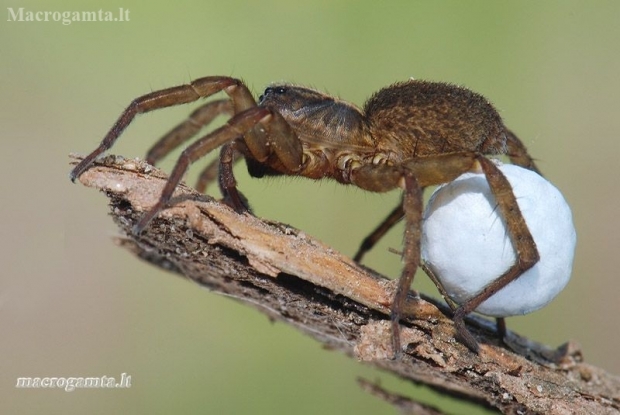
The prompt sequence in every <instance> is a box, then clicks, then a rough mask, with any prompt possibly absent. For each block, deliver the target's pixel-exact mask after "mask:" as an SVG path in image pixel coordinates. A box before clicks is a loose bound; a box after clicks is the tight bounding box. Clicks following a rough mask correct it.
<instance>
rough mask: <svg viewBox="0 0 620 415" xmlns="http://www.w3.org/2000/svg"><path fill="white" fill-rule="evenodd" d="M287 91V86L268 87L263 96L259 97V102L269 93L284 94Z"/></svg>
mask: <svg viewBox="0 0 620 415" xmlns="http://www.w3.org/2000/svg"><path fill="white" fill-rule="evenodd" d="M284 93H286V88H285V87H283V86H270V87H268V88H266V89H265V92H263V94H262V95H261V96H259V97H258V100H259V102H260V101H262V100H263V99H264V98H266V97H268V96H269V95H273V94H276V95H282V94H284Z"/></svg>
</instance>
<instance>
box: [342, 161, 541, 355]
mask: <svg viewBox="0 0 620 415" xmlns="http://www.w3.org/2000/svg"><path fill="white" fill-rule="evenodd" d="M440 167H441V168H440ZM479 168H482V171H483V172H484V174H485V176H486V179H487V181H488V183H489V186H490V188H491V191H492V193H493V195H494V197H495V200H496V202H497V204H498V207H499V209H500V213H501V214H502V217H503V218H504V220H505V222H506V226H507V231H508V233H509V235H510V238H511V240H512V243H513V246H514V247H515V250H516V257H517V259H516V261H515V264H514V265H513V266H512V267H510V269H509V270H508V271H506V272H505V273H504V274H502V275H501V276H500V277H498V278H497V279H496V280H495V281H493V282H492V283H491V284H489V285H488V286H487V287H485V288H484V289H483V290H482V291H481V292H480V293H479V294H478V295H476V296H475V297H474V298H472V299H470V300H469V301H468V302H466V303H465V304H463V305H461V306H460V307H458V308H457V309H456V311H455V313H454V324H455V327H456V330H457V334H458V336H459V337H460V338H461V340H462V341H463V343H464V344H465V345H466V346H467V347H468V348H469V349H471V350H472V351H475V352H478V351H479V349H480V348H479V345H478V342H477V341H476V339H475V338H474V337H473V336H472V334H471V333H470V332H469V331H468V330H467V327H466V326H465V322H464V318H465V316H466V315H467V314H469V313H471V312H472V311H473V310H475V309H476V308H477V307H478V306H479V305H480V304H481V303H482V302H484V300H486V299H488V298H489V297H490V296H491V295H493V294H495V293H496V292H497V291H499V290H500V289H501V288H503V287H505V286H506V285H507V284H509V283H510V282H511V281H514V280H515V279H516V278H518V277H519V276H520V275H521V274H522V273H523V272H525V271H526V270H527V269H529V268H531V267H532V266H533V265H534V264H535V263H536V262H538V259H539V255H538V251H537V249H536V243H535V242H534V239H533V237H532V235H531V233H530V231H529V229H528V227H527V224H526V223H525V219H523V216H522V215H521V211H520V209H519V205H518V204H517V200H516V198H515V196H514V193H513V191H512V187H511V186H510V183H509V182H508V180H507V179H506V177H505V176H504V175H503V174H502V172H501V171H500V170H499V169H498V168H497V166H496V165H495V164H494V163H493V162H492V161H491V160H489V159H487V158H485V157H484V156H483V155H481V154H478V153H470V152H463V153H453V154H446V155H441V156H432V157H425V158H420V159H415V160H411V161H409V162H406V163H405V164H404V165H403V166H400V168H399V167H391V166H362V167H359V168H357V169H356V170H354V171H352V172H351V174H350V177H352V182H353V183H355V184H357V185H358V186H359V187H361V188H363V189H366V190H371V191H375V192H382V191H387V190H390V189H393V188H395V187H398V186H401V187H404V188H405V192H404V195H403V211H404V213H405V221H406V229H405V249H404V251H403V258H404V259H405V261H406V262H405V267H404V269H403V273H402V275H401V279H400V281H399V283H398V289H397V292H396V295H395V297H394V302H393V304H392V327H393V337H394V338H393V344H394V346H395V347H396V348H395V350H396V351H397V352H398V351H399V350H400V337H399V325H398V321H399V319H400V317H401V313H400V310H402V309H403V306H404V303H405V301H406V298H407V291H408V289H409V285H410V284H411V282H412V280H413V276H414V274H415V269H416V268H417V266H418V264H419V263H420V258H419V255H420V253H419V232H420V225H419V221H421V202H420V207H418V205H417V204H416V200H418V198H419V200H421V196H419V195H418V192H420V194H421V191H420V189H421V188H423V187H426V186H431V185H435V184H440V183H446V182H449V181H452V180H454V179H455V178H456V177H458V176H459V175H460V174H462V173H464V172H467V171H474V170H479ZM411 177H413V178H414V179H415V180H412V179H411ZM403 182H404V184H403ZM414 183H415V186H414ZM416 189H417V190H416ZM418 215H419V217H420V219H418ZM407 232H409V233H407ZM500 324H501V322H500ZM499 329H500V331H501V330H502V328H501V326H500V327H499Z"/></svg>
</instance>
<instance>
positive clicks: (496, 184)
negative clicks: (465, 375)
mask: <svg viewBox="0 0 620 415" xmlns="http://www.w3.org/2000/svg"><path fill="white" fill-rule="evenodd" d="M477 161H478V162H479V163H480V166H481V167H482V170H483V172H484V174H485V176H486V178H487V181H488V183H489V186H490V188H491V191H492V193H493V195H494V196H495V201H496V203H497V206H498V207H499V210H500V212H501V214H502V216H503V217H504V221H505V223H506V227H507V230H508V234H509V235H510V239H511V241H512V244H513V246H514V249H515V251H516V256H517V259H516V261H515V263H514V264H513V265H512V266H511V267H510V268H509V269H508V270H507V271H506V272H504V273H503V274H502V275H501V276H499V277H498V278H497V279H496V280H495V281H493V282H492V283H490V284H489V285H487V286H486V287H485V288H484V289H483V290H482V291H481V292H479V293H478V294H477V295H476V296H475V297H473V298H470V299H469V300H468V301H467V302H465V303H464V304H462V305H461V306H460V307H459V308H457V309H456V311H455V313H454V324H455V326H456V328H457V331H458V333H459V335H460V336H461V338H462V339H463V341H464V343H465V344H466V345H467V347H469V349H471V350H472V351H475V352H478V351H479V346H478V343H477V342H476V340H475V339H474V337H473V336H472V335H471V333H469V331H468V330H467V328H466V327H465V322H464V318H465V316H466V315H467V314H469V313H471V312H472V311H474V310H475V309H476V308H477V307H478V306H479V305H480V304H482V303H483V302H484V301H485V300H486V299H488V298H489V297H491V296H492V295H493V294H495V293H496V292H498V291H499V290H501V289H502V288H504V287H505V286H506V285H508V284H509V283H510V282H512V281H514V280H516V279H517V278H519V276H521V274H523V273H524V272H525V271H527V270H528V269H530V268H531V267H533V266H534V265H535V264H536V263H537V262H538V260H539V259H540V256H539V253H538V250H537V248H536V242H535V241H534V238H533V237H532V234H531V233H530V230H529V228H528V227H527V224H526V223H525V219H524V218H523V215H522V214H521V210H520V209H519V205H518V204H517V199H516V198H515V195H514V193H513V192H512V187H511V186H510V183H509V182H508V180H507V179H506V177H505V176H504V175H503V174H502V172H501V171H500V170H499V169H498V168H497V166H496V165H495V164H494V163H493V162H492V161H491V160H489V159H487V158H485V157H482V156H480V157H477ZM497 324H498V331H499V334H500V335H502V336H503V335H505V332H506V327H505V323H504V322H503V321H501V320H498V322H497Z"/></svg>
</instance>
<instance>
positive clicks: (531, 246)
mask: <svg viewBox="0 0 620 415" xmlns="http://www.w3.org/2000/svg"><path fill="white" fill-rule="evenodd" d="M221 91H223V92H225V93H226V94H227V95H228V98H229V99H222V100H217V101H210V102H207V103H206V104H204V105H203V106H201V107H199V108H198V109H197V110H196V111H194V113H192V115H191V116H190V117H189V118H188V119H187V120H186V121H185V122H183V123H182V124H180V125H179V126H177V127H176V128H175V129H173V130H172V131H170V132H169V133H168V134H166V135H165V136H164V137H163V138H162V139H161V140H160V141H159V142H157V143H156V144H155V145H154V146H153V147H152V148H151V150H150V151H149V152H148V154H147V161H148V162H149V163H152V164H154V163H156V162H157V161H159V160H160V159H161V158H162V157H164V156H165V155H166V154H168V153H170V152H171V151H172V150H173V149H174V148H176V147H178V146H179V145H181V144H182V143H183V142H185V141H186V140H188V139H190V138H191V137H192V136H193V135H195V134H196V133H197V132H198V131H199V130H200V128H201V127H202V126H204V125H207V124H208V123H210V122H211V120H212V119H213V118H214V117H215V116H217V115H219V114H226V115H231V118H230V119H229V120H228V122H227V123H226V124H225V125H224V126H222V127H220V128H217V129H215V130H214V131H212V132H210V133H208V134H207V135H205V136H204V137H202V138H200V139H198V140H197V141H196V142H194V143H193V144H191V145H189V146H188V147H187V148H186V149H185V150H184V151H183V152H182V153H181V155H180V157H179V159H178V160H177V162H176V165H175V167H174V169H173V170H172V173H171V174H170V177H169V178H168V181H167V183H166V185H165V187H164V189H163V192H162V194H161V197H160V199H159V201H158V202H157V204H156V205H155V206H154V207H153V208H152V209H151V210H150V211H149V212H147V213H146V214H145V215H144V216H143V217H142V218H141V220H140V221H139V222H138V223H137V224H136V225H135V227H134V232H135V233H136V234H137V233H140V232H141V231H142V230H143V229H144V228H145V227H146V226H147V225H148V224H149V222H150V221H151V220H152V219H153V218H154V217H155V216H156V215H157V214H158V213H159V212H160V211H161V210H162V209H164V208H165V207H166V206H167V204H168V203H169V201H170V198H171V197H172V194H173V192H174V190H175V188H176V186H177V185H178V184H179V182H180V181H181V179H182V178H183V175H184V174H185V172H186V170H187V169H188V167H189V165H190V164H191V163H193V162H194V161H196V160H197V159H199V158H201V157H203V156H204V155H206V154H208V153H210V152H211V151H213V150H215V149H216V148H218V147H220V146H221V147H222V148H221V153H220V157H219V160H216V162H217V163H219V166H218V165H217V164H216V163H212V165H211V166H209V167H208V168H207V169H205V170H204V171H203V173H202V174H201V176H200V179H199V181H198V184H197V186H196V187H197V189H199V190H204V189H205V187H206V184H207V183H209V182H210V181H212V180H214V179H215V178H216V177H217V178H218V181H219V185H220V188H221V191H222V193H223V195H224V200H225V201H226V203H228V204H229V205H230V206H232V207H233V208H234V209H235V210H237V211H238V212H246V211H248V205H247V202H246V201H245V198H244V197H243V195H242V194H241V193H240V192H239V191H238V190H237V183H236V181H235V178H234V175H233V170H232V167H233V164H234V162H235V161H236V160H237V159H239V158H240V157H244V158H245V160H246V163H247V168H248V171H249V173H250V175H251V176H253V177H262V176H277V175H294V176H304V177H308V178H311V179H321V178H332V179H334V180H336V181H338V182H339V183H342V184H353V185H355V186H358V187H360V188H362V189H364V190H368V191H371V192H386V191H389V190H392V189H395V188H401V189H402V190H403V193H402V203H399V204H398V206H397V207H396V208H395V209H394V210H393V211H392V212H391V213H390V214H389V215H388V216H387V218H386V219H385V220H384V221H383V222H382V223H381V224H380V225H379V226H378V227H377V228H376V229H375V230H374V231H373V232H372V233H371V234H370V235H369V236H368V237H367V238H366V239H364V241H363V243H362V245H361V247H360V249H359V251H358V252H357V254H356V255H355V257H354V259H355V260H356V261H358V262H359V261H361V259H362V257H363V256H364V254H365V253H366V252H367V251H368V250H369V249H371V248H372V246H373V245H374V244H375V243H376V242H377V241H378V240H379V239H380V238H381V237H382V236H383V235H384V234H385V233H386V232H387V231H388V230H389V229H390V228H391V227H392V226H393V225H394V224H395V223H396V222H398V221H399V220H400V219H402V218H404V219H405V235H404V249H403V252H402V258H403V261H404V267H403V270H402V275H401V277H400V279H399V282H398V285H397V289H396V293H395V296H394V299H393V303H392V307H391V321H392V333H393V335H392V342H393V347H394V354H395V356H397V355H399V354H400V352H401V345H400V337H399V330H400V326H399V321H400V318H401V310H402V309H403V307H404V304H405V301H406V299H407V294H408V291H409V288H410V285H411V282H412V281H413V277H414V274H415V272H416V269H417V268H418V265H420V227H421V220H422V203H423V202H422V191H423V189H424V188H425V187H427V186H432V185H437V184H441V183H446V182H449V181H452V180H453V179H455V178H456V177H458V176H459V175H461V174H462V173H464V172H469V171H478V172H479V171H482V172H483V173H484V174H485V176H486V179H487V181H488V183H489V186H490V188H491V191H492V193H493V195H494V196H495V200H496V203H497V206H498V208H499V211H500V213H501V215H502V216H503V218H504V220H505V222H506V226H507V230H508V232H509V234H510V238H511V240H512V243H513V246H514V247H515V250H516V256H517V260H516V261H515V263H514V264H513V265H512V266H511V267H510V268H509V269H508V270H507V271H506V272H505V273H504V274H502V275H500V276H498V278H497V279H496V280H495V281H494V282H492V283H491V284H489V285H488V286H487V287H486V288H484V289H483V290H482V291H481V292H480V293H478V294H477V295H476V296H474V297H473V298H471V299H470V300H469V301H467V302H465V303H464V304H462V305H460V306H457V305H454V304H452V303H451V302H450V305H451V307H452V308H453V313H454V315H453V320H454V323H455V327H456V330H457V335H458V337H460V339H461V341H462V342H463V343H464V344H465V345H466V346H467V347H468V348H469V349H470V350H472V351H474V352H478V351H479V345H478V342H477V341H476V339H475V338H474V337H473V335H472V334H471V333H470V332H469V331H468V330H467V328H466V326H465V322H464V318H465V316H466V315H467V314H469V313H470V312H472V311H473V310H475V309H476V307H478V306H479V305H480V304H481V303H482V302H483V301H485V300H486V299H488V298H489V297H490V296H492V295H493V294H494V293H496V292H497V291H498V290H500V289H501V288H502V287H504V286H506V285H507V284H508V283H510V282H511V281H513V280H515V279H516V278H518V277H519V276H520V275H521V274H523V272H525V271H526V270H527V269H529V268H530V267H532V266H533V265H534V264H535V263H536V262H537V261H538V259H539V255H538V251H537V248H536V244H535V242H534V240H533V238H532V235H531V233H530V231H529V229H528V227H527V225H526V223H525V221H524V219H523V217H522V215H521V212H520V210H519V207H518V205H517V202H516V199H515V196H514V194H513V192H512V188H511V187H510V184H509V183H508V181H507V180H506V178H505V177H504V175H503V174H502V173H501V172H500V171H499V170H498V168H497V167H496V165H495V164H494V163H493V162H492V161H491V160H489V159H487V158H486V155H500V154H503V155H507V156H508V157H509V158H510V160H511V161H512V162H513V163H515V164H517V165H520V166H522V167H525V168H528V169H531V170H534V171H538V170H537V168H536V166H535V164H534V161H533V159H532V158H531V157H530V156H529V154H528V153H527V150H526V149H525V146H524V145H523V144H522V143H521V141H520V140H519V139H518V138H517V137H516V136H515V135H514V134H513V133H512V132H511V131H509V130H508V129H507V128H506V127H505V126H504V123H503V121H502V119H501V117H500V116H499V114H498V113H497V111H496V110H495V109H494V107H493V106H492V105H491V104H490V103H489V102H488V101H487V100H486V99H485V98H484V97H482V96H481V95H479V94H477V93H474V92H472V91H470V90H468V89H465V88H462V87H458V86H454V85H450V84H446V83H439V82H426V81H418V80H408V81H405V82H400V83H396V84H393V85H391V86H388V87H386V88H383V89H381V90H380V91H378V92H376V93H375V94H374V95H373V96H372V97H371V98H370V99H369V100H368V101H367V102H366V104H365V105H364V108H363V109H361V108H358V107H357V106H355V105H353V104H350V103H348V102H345V101H342V100H340V99H338V98H335V97H332V96H329V95H326V94H323V93H321V92H319V91H316V90H313V89H309V88H304V87H301V86H297V85H292V84H286V83H282V84H273V85H271V86H269V87H268V88H267V89H265V91H264V92H263V94H262V95H261V96H260V97H259V99H258V102H257V101H255V99H254V98H253V96H252V94H251V92H250V90H249V89H248V87H247V86H246V85H245V84H244V83H243V82H242V81H241V80H239V79H235V78H231V77H227V76H211V77H205V78H200V79H196V80H194V81H192V82H191V83H189V84H186V85H181V86H177V87H173V88H168V89H163V90H160V91H155V92H152V93H150V94H147V95H144V96H142V97H139V98H137V99H135V100H133V101H132V102H131V104H130V105H129V106H128V107H127V109H125V111H123V113H122V114H121V115H120V117H119V118H118V120H117V121H116V123H115V124H114V125H113V126H112V128H111V129H110V131H109V132H108V134H107V135H106V136H105V137H104V139H103V141H102V142H101V144H100V145H99V146H98V147H97V148H96V149H95V150H94V151H93V152H92V153H90V154H89V155H88V156H87V157H86V158H84V159H83V160H82V161H81V162H80V163H79V164H78V165H77V166H76V167H75V168H74V169H73V171H72V172H71V175H70V177H71V179H72V180H75V179H76V178H77V177H78V176H80V174H81V173H82V172H84V171H85V170H86V169H87V168H88V167H89V166H90V165H91V164H92V163H93V161H94V160H95V159H96V157H97V156H99V155H100V154H101V153H103V152H104V151H106V150H108V149H109V148H110V147H111V146H112V145H113V144H114V142H115V141H116V139H117V138H118V137H119V136H120V135H121V133H122V132H123V131H124V130H125V128H126V127H127V126H128V125H129V124H130V123H131V121H132V120H133V119H134V117H135V116H136V115H137V114H141V113H145V112H150V111H153V110H156V109H160V108H165V107H170V106H175V105H180V104H185V103H189V102H193V101H196V100H198V99H200V98H207V97H210V96H212V95H214V94H216V93H218V92H221ZM431 278H432V279H433V280H434V282H435V283H436V284H438V281H437V280H436V278H433V276H431ZM438 288H439V289H440V291H442V293H443V292H444V291H443V290H442V288H441V286H440V284H438ZM497 323H498V324H497V326H498V333H499V334H500V335H501V336H502V338H503V336H504V335H505V330H506V328H505V323H504V320H503V318H498V320H497Z"/></svg>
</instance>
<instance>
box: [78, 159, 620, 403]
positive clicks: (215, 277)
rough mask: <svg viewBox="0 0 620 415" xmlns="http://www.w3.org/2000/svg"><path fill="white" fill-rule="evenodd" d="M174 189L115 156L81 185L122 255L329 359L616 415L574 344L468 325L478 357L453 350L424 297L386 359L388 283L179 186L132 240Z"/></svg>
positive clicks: (618, 387)
mask: <svg viewBox="0 0 620 415" xmlns="http://www.w3.org/2000/svg"><path fill="white" fill-rule="evenodd" d="M165 180H166V176H165V174H163V173H162V172H160V171H159V170H157V169H155V168H153V167H151V166H149V165H148V164H146V163H144V162H142V161H138V160H126V159H123V158H121V157H114V156H109V157H107V158H106V159H105V160H103V161H102V162H100V163H97V165H96V166H94V167H92V168H91V169H89V170H88V171H86V172H85V173H84V174H83V175H82V176H81V177H80V181H81V182H82V183H83V184H84V185H86V186H89V187H95V188H97V189H100V190H101V191H103V192H105V193H106V195H107V196H108V197H109V199H110V206H111V209H112V216H113V218H114V220H115V221H116V223H117V224H118V225H119V227H120V228H121V230H122V231H123V232H124V234H125V235H126V236H124V237H119V238H118V239H117V240H118V243H119V244H120V245H121V246H123V247H124V248H126V249H129V250H130V251H132V252H133V253H134V254H135V255H137V256H138V257H140V258H142V259H144V260H146V261H148V262H150V263H152V264H153V265H155V266H158V267H161V268H164V269H167V270H170V271H173V272H175V273H178V274H181V275H183V276H185V277H187V278H189V279H191V280H193V281H195V282H197V283H199V284H201V285H203V286H207V287H209V288H210V289H211V290H213V291H217V292H220V293H223V294H226V295H228V296H231V297H234V298H236V299H237V300H239V301H242V302H245V303H247V304H250V305H252V306H254V307H256V308H257V309H258V310H260V311H261V312H263V313H265V314H267V315H268V316H269V317H270V318H273V319H275V320H279V321H284V322H286V323H288V324H290V325H292V326H294V327H296V328H297V329H299V330H301V331H303V332H305V333H307V334H308V335H310V336H312V337H313V338H315V339H316V340H317V341H319V342H321V343H323V344H325V345H326V346H329V348H330V349H335V350H340V351H342V352H344V353H345V354H347V355H349V356H351V357H354V358H357V359H359V360H361V361H364V362H365V363H366V364H369V365H372V366H375V367H378V368H381V369H383V370H386V371H389V372H392V373H394V374H396V375H398V376H400V377H402V378H404V379H409V380H411V381H413V382H415V383H422V384H425V385H427V386H429V387H431V388H434V389H436V390H438V391H441V392H442V393H445V394H448V395H451V396H457V397H459V398H461V399H466V400H469V401H473V402H477V403H478V404H480V405H482V406H487V407H494V408H497V409H499V410H500V411H502V412H503V413H510V414H517V413H518V414H526V413H527V414H529V413H542V414H612V413H619V409H620V379H619V378H618V377H615V376H613V375H611V374H608V373H606V372H605V371H604V370H603V369H601V368H597V367H593V366H591V365H588V364H587V363H584V362H583V361H582V357H581V353H580V350H579V348H578V346H576V345H575V344H574V343H570V342H569V343H567V344H565V345H564V346H562V347H560V348H559V349H557V350H552V349H549V348H547V347H545V346H542V345H540V344H537V343H535V342H532V341H530V340H527V339H525V338H522V337H520V336H517V335H516V334H514V333H511V334H510V338H509V339H507V341H508V342H509V343H510V345H511V349H513V350H517V351H518V353H516V352H514V351H512V350H509V349H508V348H507V347H506V346H504V345H500V344H499V342H498V340H497V339H496V338H495V336H494V333H493V325H491V324H490V323H489V322H488V321H486V320H483V319H481V318H478V317H472V318H470V319H469V320H468V323H469V325H470V327H472V332H473V333H474V334H475V335H476V336H477V337H478V339H479V340H480V342H481V353H480V355H475V354H473V353H471V352H470V351H469V350H468V349H467V348H466V347H465V346H463V345H461V344H460V343H458V342H457V341H455V340H454V326H453V324H452V321H451V320H450V319H449V318H448V317H446V316H445V314H444V312H446V309H445V307H443V306H442V305H440V304H438V303H437V302H435V301H434V300H431V299H427V298H424V299H419V298H415V297H413V296H411V297H410V299H409V302H408V306H407V315H408V316H409V317H408V319H407V321H405V322H404V323H403V332H402V335H401V337H402V341H403V344H406V345H407V346H406V353H404V354H403V357H402V358H401V359H400V360H396V361H395V360H389V357H390V356H391V355H392V350H391V346H390V344H391V343H390V331H389V327H390V325H389V308H390V305H391V299H392V297H393V292H394V284H393V283H392V282H391V281H390V280H388V279H386V278H385V277H382V276H380V275H377V274H376V273H373V272H372V271H371V270H369V269H366V268H363V267H361V266H359V265H357V264H355V263H354V262H353V261H352V260H351V259H349V258H347V257H345V256H343V255H342V254H340V253H338V252H335V251H334V250H332V249H331V248H329V247H327V246H325V245H323V244H322V243H321V242H319V241H317V240H314V239H312V238H310V237H308V236H306V235H305V234H304V233H302V232H300V231H298V230H296V229H293V228H291V227H289V226H287V225H283V224H280V223H274V222H268V221H264V220H260V219H258V218H256V217H253V216H250V215H238V214H236V213H235V212H233V211H232V210H231V209H229V208H228V207H226V206H224V205H222V204H220V203H218V202H216V201H214V200H213V199H211V198H209V197H207V196H203V195H200V194H198V193H197V192H195V191H194V190H193V189H191V188H189V187H187V186H184V185H182V186H179V188H178V189H177V192H176V193H175V198H174V200H173V204H172V207H171V208H169V209H166V210H165V211H164V212H162V213H161V214H160V216H159V217H158V218H157V219H155V220H154V221H153V222H152V223H151V225H150V226H149V228H148V229H147V230H146V231H145V232H144V233H143V234H141V235H139V236H135V235H133V234H131V231H130V230H131V227H132V225H133V224H134V223H135V222H136V221H137V220H138V219H139V218H140V216H141V214H142V213H143V212H144V211H145V210H147V209H149V208H150V207H151V206H152V205H153V204H155V202H156V201H157V198H158V197H159V194H160V192H161V190H162V187H163V185H164V183H165ZM371 389H373V390H375V388H371ZM377 391H378V390H375V392H377ZM377 394H379V395H381V396H385V397H388V398H389V397H390V396H391V397H394V396H396V395H390V394H389V393H387V392H381V393H378V392H377ZM387 400H388V401H390V402H392V403H394V402H401V403H402V402H404V400H403V399H401V398H399V399H392V398H389V399H387ZM397 406H398V405H397ZM401 409H402V408H401ZM429 410H431V409H429Z"/></svg>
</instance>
